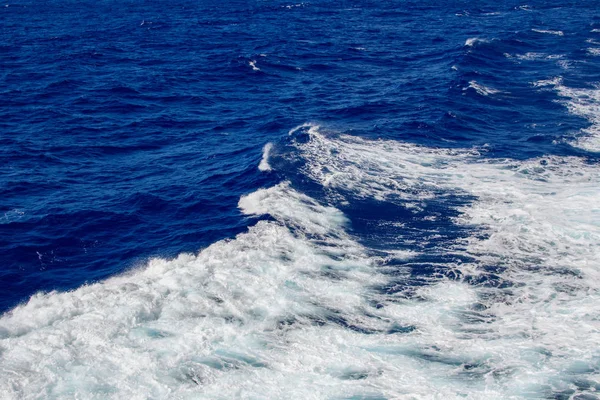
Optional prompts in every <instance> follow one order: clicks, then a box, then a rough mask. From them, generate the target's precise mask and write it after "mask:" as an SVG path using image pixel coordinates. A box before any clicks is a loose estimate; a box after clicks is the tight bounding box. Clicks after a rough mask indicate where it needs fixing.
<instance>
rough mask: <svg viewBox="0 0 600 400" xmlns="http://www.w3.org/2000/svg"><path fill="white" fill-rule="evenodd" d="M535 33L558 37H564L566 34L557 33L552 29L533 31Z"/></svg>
mask: <svg viewBox="0 0 600 400" xmlns="http://www.w3.org/2000/svg"><path fill="white" fill-rule="evenodd" d="M532 31H533V32H537V33H545V34H548V35H556V36H564V35H565V34H564V32H563V31H555V30H550V29H532Z"/></svg>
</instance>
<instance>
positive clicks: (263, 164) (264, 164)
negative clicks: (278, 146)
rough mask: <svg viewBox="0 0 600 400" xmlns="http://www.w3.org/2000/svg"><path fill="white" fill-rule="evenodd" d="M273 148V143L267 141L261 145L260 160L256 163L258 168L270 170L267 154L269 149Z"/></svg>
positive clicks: (265, 170)
mask: <svg viewBox="0 0 600 400" xmlns="http://www.w3.org/2000/svg"><path fill="white" fill-rule="evenodd" d="M272 148H273V143H267V144H265V146H264V147H263V155H262V159H261V160H260V164H258V169H259V170H260V171H263V172H267V171H271V170H272V168H271V165H270V164H269V154H270V153H271V149H272Z"/></svg>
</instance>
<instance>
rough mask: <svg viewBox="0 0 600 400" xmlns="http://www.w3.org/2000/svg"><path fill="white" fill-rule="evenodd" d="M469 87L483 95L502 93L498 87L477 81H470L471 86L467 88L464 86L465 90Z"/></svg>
mask: <svg viewBox="0 0 600 400" xmlns="http://www.w3.org/2000/svg"><path fill="white" fill-rule="evenodd" d="M468 88H471V89H473V90H475V91H476V92H477V93H478V94H480V95H481V96H489V95H493V94H498V93H501V92H500V90H498V89H494V88H491V87H487V86H484V85H482V84H480V83H477V82H476V81H470V82H469V86H467V87H466V88H463V91H465V90H467V89H468Z"/></svg>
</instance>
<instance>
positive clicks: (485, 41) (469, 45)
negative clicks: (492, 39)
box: [465, 37, 489, 47]
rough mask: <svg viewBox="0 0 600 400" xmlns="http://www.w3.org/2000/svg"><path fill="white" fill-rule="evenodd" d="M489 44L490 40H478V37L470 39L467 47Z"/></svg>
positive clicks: (466, 43) (466, 42)
mask: <svg viewBox="0 0 600 400" xmlns="http://www.w3.org/2000/svg"><path fill="white" fill-rule="evenodd" d="M488 42H489V40H487V39H481V38H476V37H474V38H468V39H467V40H466V41H465V46H468V47H473V46H474V45H476V44H477V43H488Z"/></svg>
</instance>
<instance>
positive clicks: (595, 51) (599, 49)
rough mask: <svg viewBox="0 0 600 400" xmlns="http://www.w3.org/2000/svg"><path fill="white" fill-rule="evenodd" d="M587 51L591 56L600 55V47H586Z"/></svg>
mask: <svg viewBox="0 0 600 400" xmlns="http://www.w3.org/2000/svg"><path fill="white" fill-rule="evenodd" d="M587 52H588V53H589V54H591V55H592V56H600V47H588V49H587Z"/></svg>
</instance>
